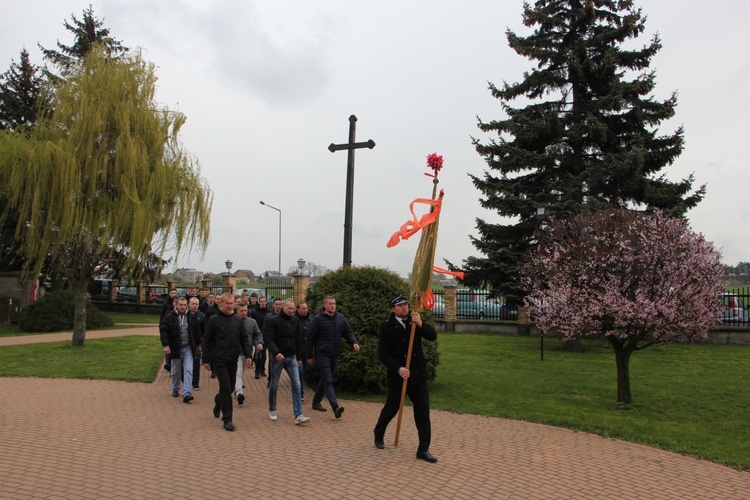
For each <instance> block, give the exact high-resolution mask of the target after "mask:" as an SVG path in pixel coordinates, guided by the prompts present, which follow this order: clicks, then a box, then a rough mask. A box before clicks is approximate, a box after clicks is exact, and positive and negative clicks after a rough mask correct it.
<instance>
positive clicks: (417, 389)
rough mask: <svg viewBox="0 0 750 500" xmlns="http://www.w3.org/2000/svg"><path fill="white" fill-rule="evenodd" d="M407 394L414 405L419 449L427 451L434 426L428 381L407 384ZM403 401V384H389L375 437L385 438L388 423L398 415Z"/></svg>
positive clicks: (376, 425)
mask: <svg viewBox="0 0 750 500" xmlns="http://www.w3.org/2000/svg"><path fill="white" fill-rule="evenodd" d="M406 394H407V395H408V396H409V399H410V400H411V402H412V404H413V407H414V423H415V424H416V426H417V434H418V435H419V448H418V449H417V451H427V450H429V449H430V440H431V438H432V427H431V424H430V393H429V391H428V390H427V381H426V380H425V381H424V382H422V383H419V384H412V383H411V382H409V383H407V385H406ZM400 403H401V384H399V385H398V386H391V385H389V386H388V397H387V398H386V400H385V406H383V409H382V410H381V411H380V418H378V423H377V424H375V430H374V431H373V432H374V433H375V437H377V438H379V439H383V437H384V436H385V430H386V428H387V427H388V424H389V423H390V422H391V420H393V417H395V416H396V415H398V407H399V404H400Z"/></svg>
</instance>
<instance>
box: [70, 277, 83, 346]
mask: <svg viewBox="0 0 750 500" xmlns="http://www.w3.org/2000/svg"><path fill="white" fill-rule="evenodd" d="M73 301H74V309H73V339H72V340H71V341H70V346H71V347H83V344H84V342H85V341H86V281H80V282H79V283H76V284H75V286H74V287H73Z"/></svg>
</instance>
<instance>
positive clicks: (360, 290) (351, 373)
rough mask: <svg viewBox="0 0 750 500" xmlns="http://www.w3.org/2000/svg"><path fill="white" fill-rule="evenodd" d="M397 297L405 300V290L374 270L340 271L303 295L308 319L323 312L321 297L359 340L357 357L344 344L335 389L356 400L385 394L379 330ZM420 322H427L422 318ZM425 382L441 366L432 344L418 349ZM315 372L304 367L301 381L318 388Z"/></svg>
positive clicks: (401, 282)
mask: <svg viewBox="0 0 750 500" xmlns="http://www.w3.org/2000/svg"><path fill="white" fill-rule="evenodd" d="M398 294H402V295H404V296H408V294H409V285H408V283H406V281H404V280H403V279H402V278H401V277H400V276H399V275H397V274H395V273H394V272H392V271H389V270H387V269H382V268H376V267H351V268H341V269H339V270H337V271H334V272H331V273H328V274H326V275H324V276H323V277H321V278H320V279H319V280H318V281H317V282H316V283H315V285H314V286H313V287H312V288H311V289H310V292H309V293H308V294H307V305H308V307H309V308H310V314H311V315H315V314H317V313H318V312H319V311H320V309H321V308H322V307H323V299H324V298H325V296H326V295H333V296H334V297H336V309H337V310H338V311H339V312H340V313H342V314H343V315H344V316H346V318H347V320H349V324H350V325H351V326H352V330H354V335H356V337H357V339H358V340H359V343H360V347H361V351H360V352H358V353H355V352H354V351H353V350H352V348H351V347H350V346H349V344H348V343H346V341H343V342H344V344H345V345H344V348H343V354H342V355H341V358H340V359H339V364H338V367H337V369H336V383H337V385H338V386H339V387H341V388H343V389H346V390H348V391H352V392H356V393H359V394H376V393H384V392H385V375H386V370H385V366H384V365H383V364H382V363H381V362H380V360H378V330H379V328H380V324H381V323H383V322H384V321H385V320H387V319H388V316H389V315H390V313H391V308H390V307H389V305H388V303H389V302H390V300H391V299H392V298H393V297H395V296H396V295H398ZM424 316H425V320H427V321H430V320H431V316H430V315H429V314H425V315H424ZM423 348H424V353H425V358H426V359H427V370H428V372H429V374H430V380H434V379H435V377H436V375H437V371H436V369H437V365H438V364H439V363H440V354H439V352H438V343H437V342H424V343H423ZM319 377H320V373H319V372H318V370H317V367H316V366H315V365H313V366H312V367H307V369H306V371H305V380H307V381H308V382H313V383H314V382H317V380H318V378H319Z"/></svg>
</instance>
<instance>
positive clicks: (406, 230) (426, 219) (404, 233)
mask: <svg viewBox="0 0 750 500" xmlns="http://www.w3.org/2000/svg"><path fill="white" fill-rule="evenodd" d="M415 203H423V204H425V205H429V206H431V207H435V208H434V209H433V210H432V211H431V212H428V213H426V214H424V215H423V216H422V218H421V219H417V214H415V213H414V204H415ZM442 206H443V190H442V189H441V190H440V196H438V198H437V199H436V200H432V199H430V198H417V199H416V200H414V201H412V202H411V204H410V205H409V210H410V211H411V215H412V217H413V219H412V220H408V221H406V222H405V223H404V224H402V225H401V227H400V228H399V230H398V231H396V232H395V233H393V236H391V239H389V240H388V243H387V244H386V246H387V247H388V248H391V247H395V246H396V245H398V243H399V242H400V241H401V240H408V239H409V238H410V237H411V236H413V235H414V234H416V233H418V232H419V231H420V230H421V229H424V228H425V227H427V226H429V225H430V224H432V223H433V222H435V221H436V220H437V218H438V216H439V215H440V209H441V208H442Z"/></svg>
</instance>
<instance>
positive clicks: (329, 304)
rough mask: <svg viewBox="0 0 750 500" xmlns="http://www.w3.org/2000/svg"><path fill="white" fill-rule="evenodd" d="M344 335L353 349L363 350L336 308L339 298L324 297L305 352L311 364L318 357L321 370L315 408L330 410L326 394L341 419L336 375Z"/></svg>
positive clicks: (334, 412) (308, 336) (314, 401)
mask: <svg viewBox="0 0 750 500" xmlns="http://www.w3.org/2000/svg"><path fill="white" fill-rule="evenodd" d="M342 338H345V339H346V341H347V342H349V343H350V344H351V346H352V348H354V350H355V351H356V352H359V342H357V337H355V336H354V332H352V327H351V326H350V325H349V322H348V321H347V320H346V318H345V317H344V315H343V314H341V313H340V312H338V311H336V298H335V297H333V296H331V295H329V296H327V297H326V298H325V299H323V309H321V310H320V312H319V313H318V314H316V315H315V317H314V318H313V320H312V322H311V323H310V328H309V329H308V330H307V342H306V343H305V354H306V355H307V364H308V365H312V364H313V359H314V360H315V361H317V363H318V369H319V370H320V381H319V382H318V389H317V390H316V391H315V396H313V400H312V408H313V410H318V411H327V410H326V409H325V407H323V405H322V404H320V402H321V401H323V396H324V395H325V397H326V398H328V403H330V405H331V409H332V410H333V414H334V415H335V416H336V418H341V414H342V413H344V407H343V406H339V403H338V400H337V399H336V393H335V392H334V390H333V374H334V373H335V372H336V363H337V362H338V359H339V356H340V355H341V339H342ZM313 356H314V358H313Z"/></svg>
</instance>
